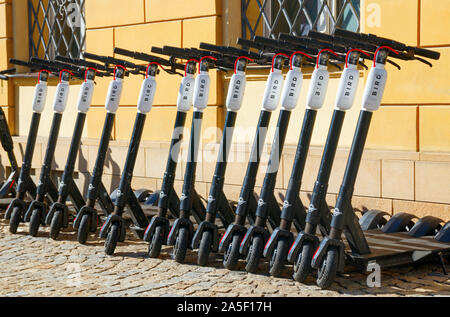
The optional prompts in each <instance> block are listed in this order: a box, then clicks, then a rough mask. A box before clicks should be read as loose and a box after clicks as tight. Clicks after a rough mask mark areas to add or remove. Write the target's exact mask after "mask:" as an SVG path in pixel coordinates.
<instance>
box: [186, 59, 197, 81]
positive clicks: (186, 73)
mask: <svg viewBox="0 0 450 317" xmlns="http://www.w3.org/2000/svg"><path fill="white" fill-rule="evenodd" d="M190 61H195V62H196V63H200V61H199V60H197V59H195V58H191V59H188V61H187V62H186V64H184V77H186V76H187V65H188V64H189V62H190Z"/></svg>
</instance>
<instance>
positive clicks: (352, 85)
mask: <svg viewBox="0 0 450 317" xmlns="http://www.w3.org/2000/svg"><path fill="white" fill-rule="evenodd" d="M358 82H359V71H358V69H357V68H356V65H353V64H348V67H346V68H345V69H344V71H343V72H342V75H341V79H340V81H339V87H338V91H337V95H336V104H335V109H337V110H342V111H346V110H349V109H350V108H351V107H352V105H353V101H354V100H355V95H356V91H357V89H358Z"/></svg>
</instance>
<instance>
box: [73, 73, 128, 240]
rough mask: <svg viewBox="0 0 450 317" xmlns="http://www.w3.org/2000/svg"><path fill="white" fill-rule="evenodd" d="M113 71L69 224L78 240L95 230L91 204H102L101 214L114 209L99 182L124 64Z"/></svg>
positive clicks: (94, 214)
mask: <svg viewBox="0 0 450 317" xmlns="http://www.w3.org/2000/svg"><path fill="white" fill-rule="evenodd" d="M113 72H114V79H113V80H112V81H111V82H110V83H109V87H108V93H107V95H106V101H105V108H106V117H105V122H104V124H103V130H102V136H101V138H100V144H99V147H98V150H97V158H96V160H95V165H94V169H93V171H92V175H91V178H90V180H89V186H88V193H87V196H86V203H85V204H84V206H83V207H81V209H80V210H79V211H78V213H77V215H76V217H75V219H74V221H73V227H74V229H75V230H77V240H78V242H79V243H81V244H84V243H86V241H87V238H88V234H89V233H95V232H96V231H97V225H98V219H99V214H98V212H97V209H96V208H95V204H96V202H98V203H99V205H100V207H101V208H102V210H103V213H104V216H108V215H109V214H111V213H112V211H113V210H114V204H113V202H112V200H111V198H110V196H109V194H108V191H107V189H106V187H105V185H104V184H103V182H102V175H103V169H104V166H105V160H106V153H107V151H108V148H109V141H110V139H111V132H112V129H113V127H114V119H115V117H116V112H117V109H118V108H119V104H120V97H121V95H122V85H123V79H124V77H125V76H126V71H125V68H124V66H122V65H120V64H117V65H115V67H114V70H113Z"/></svg>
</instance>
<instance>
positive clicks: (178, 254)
mask: <svg viewBox="0 0 450 317" xmlns="http://www.w3.org/2000/svg"><path fill="white" fill-rule="evenodd" d="M188 240H189V231H188V228H185V227H181V228H180V230H178V235H177V239H176V241H175V245H174V247H173V255H172V257H173V259H174V260H175V261H176V262H178V263H182V262H183V261H184V258H185V257H186V252H187V248H188V243H189V241H188Z"/></svg>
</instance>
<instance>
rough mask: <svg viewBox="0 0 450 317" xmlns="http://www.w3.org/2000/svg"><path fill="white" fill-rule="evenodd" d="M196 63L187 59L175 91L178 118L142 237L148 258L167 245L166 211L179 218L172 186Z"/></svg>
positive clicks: (167, 226) (178, 201)
mask: <svg viewBox="0 0 450 317" xmlns="http://www.w3.org/2000/svg"><path fill="white" fill-rule="evenodd" d="M197 62H198V61H197V60H189V61H188V62H186V70H185V75H184V77H183V79H182V80H181V83H180V89H179V90H178V98H177V115H176V118H175V125H174V128H173V133H172V139H171V142H170V147H169V156H168V158H167V164H166V170H165V172H164V176H163V181H162V186H161V191H160V192H159V199H158V214H157V215H156V216H155V217H152V219H151V221H150V223H149V225H148V227H147V229H146V230H145V234H144V241H146V242H149V246H148V254H149V257H151V258H156V257H158V256H159V254H160V252H161V247H162V245H163V244H166V241H167V236H168V234H169V228H170V224H169V219H167V212H168V211H170V212H171V214H172V215H173V216H174V217H175V218H178V217H179V216H180V200H179V198H178V195H177V193H176V192H175V189H174V187H173V186H174V181H175V172H176V168H177V163H178V157H179V153H180V145H181V141H182V139H183V128H184V126H185V122H186V115H187V112H188V111H189V109H190V108H191V105H192V99H193V93H194V82H195V79H194V74H195V72H196V67H195V64H196V63H197Z"/></svg>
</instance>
